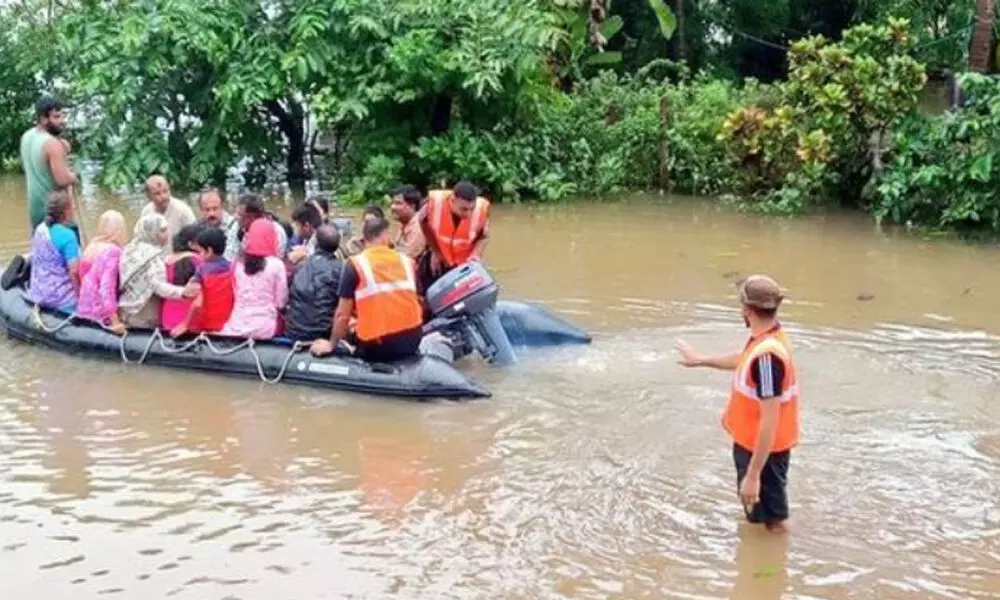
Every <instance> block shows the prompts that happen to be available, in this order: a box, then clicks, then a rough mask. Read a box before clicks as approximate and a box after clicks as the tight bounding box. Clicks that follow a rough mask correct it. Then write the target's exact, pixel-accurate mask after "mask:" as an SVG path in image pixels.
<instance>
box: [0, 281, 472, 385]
mask: <svg viewBox="0 0 1000 600" xmlns="http://www.w3.org/2000/svg"><path fill="white" fill-rule="evenodd" d="M33 309H34V307H33V305H31V304H29V303H28V302H27V301H26V299H25V297H24V292H23V290H21V289H19V288H14V289H10V290H0V325H2V327H3V329H4V330H5V332H6V333H7V335H9V336H10V337H12V338H14V339H17V340H21V341H24V342H29V343H33V344H37V345H40V346H45V347H48V348H52V349H54V350H58V351H60V352H64V353H66V354H81V353H83V354H90V355H92V356H98V357H104V358H109V359H114V360H118V361H120V360H122V353H123V351H124V355H125V357H126V358H127V359H128V360H129V361H138V360H139V359H140V357H142V356H143V353H144V352H145V353H146V357H145V359H144V360H143V363H144V364H149V365H156V366H163V367H174V368H180V369H191V370H197V371H205V372H210V373H225V374H230V375H242V376H248V377H253V378H259V377H260V373H259V371H258V362H257V358H255V356H254V354H255V353H256V356H257V357H259V363H260V370H262V371H263V374H264V376H266V377H267V378H268V379H272V380H273V379H275V378H277V377H278V376H279V373H280V374H282V376H281V378H280V379H281V381H282V382H286V383H298V384H304V385H310V386H316V387H322V388H330V389H338V390H345V391H352V392H360V393H367V394H377V395H385V396H398V397H404V398H486V397H489V396H490V393H489V392H488V391H486V390H484V389H483V388H482V387H480V386H479V384H477V383H476V382H475V381H473V380H471V379H469V378H468V377H466V376H465V375H464V374H463V373H462V372H461V371H459V370H458V369H456V368H455V366H454V365H453V364H452V363H450V362H448V361H446V360H443V359H441V358H439V357H437V356H430V355H427V356H420V357H416V358H414V359H412V360H407V361H402V362H399V363H393V364H369V363H367V362H365V361H362V360H360V359H356V358H351V357H345V356H329V357H324V358H315V357H313V356H312V355H310V354H309V353H308V351H298V352H294V353H292V350H293V349H292V348H291V347H289V346H287V345H282V344H278V343H270V342H257V343H255V344H254V346H253V348H252V349H251V348H247V347H244V348H242V349H240V350H236V351H235V352H232V353H229V354H220V353H217V352H215V351H213V350H212V349H211V348H210V347H208V345H207V344H205V343H204V342H201V343H198V344H197V345H194V346H192V347H191V348H189V349H187V350H183V351H179V352H178V351H176V350H177V348H178V347H179V346H182V345H183V343H184V342H183V341H174V340H170V339H169V338H168V339H166V340H163V341H160V340H159V339H155V340H153V342H152V343H151V342H150V339H151V337H153V335H154V333H153V332H150V331H135V332H130V333H129V334H128V335H127V336H126V337H125V339H124V342H123V341H122V338H121V337H119V336H117V335H115V334H113V333H111V332H109V331H106V330H104V329H102V328H100V327H97V326H95V325H90V324H87V323H83V322H81V321H74V323H72V324H70V325H67V326H65V327H63V328H61V329H59V330H57V331H54V332H49V331H46V330H45V329H42V328H40V327H38V325H37V321H36V318H35V316H34V314H33ZM40 316H41V320H42V322H43V323H44V324H45V326H46V328H48V329H54V328H56V327H57V326H58V325H59V324H60V323H61V322H62V321H63V318H62V317H61V316H59V315H57V314H52V313H48V312H46V311H42V312H41V315H40ZM213 343H214V344H215V345H216V347H217V349H219V350H223V351H224V349H226V348H233V347H235V346H237V345H238V344H239V343H240V340H217V341H214V342H213ZM123 346H124V347H123ZM147 348H148V352H147ZM172 350H173V351H172ZM290 353H292V354H291V356H290ZM286 363H287V365H286ZM282 370H284V372H283V373H282Z"/></svg>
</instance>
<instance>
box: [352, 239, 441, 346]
mask: <svg viewBox="0 0 1000 600" xmlns="http://www.w3.org/2000/svg"><path fill="white" fill-rule="evenodd" d="M351 264H352V265H354V270H355V271H356V272H357V274H358V287H357V288H356V289H355V291H354V306H355V311H357V315H358V323H357V336H358V340H360V341H362V342H370V341H374V340H378V339H381V338H384V337H386V336H388V335H392V334H394V333H399V332H401V331H406V330H408V329H414V328H416V327H420V325H421V324H422V323H423V309H422V308H421V307H420V299H419V297H418V296H417V279H416V276H415V275H414V271H415V270H416V267H415V266H414V264H413V259H412V258H410V257H409V256H406V255H405V254H402V253H401V252H396V251H395V250H391V249H389V248H387V247H386V246H375V247H373V248H369V249H367V250H365V251H364V252H362V253H361V254H358V255H356V256H354V257H353V258H351Z"/></svg>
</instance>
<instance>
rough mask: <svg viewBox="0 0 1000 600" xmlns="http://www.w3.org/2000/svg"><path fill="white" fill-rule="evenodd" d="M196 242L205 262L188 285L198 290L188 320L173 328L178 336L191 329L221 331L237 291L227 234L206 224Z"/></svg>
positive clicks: (231, 308)
mask: <svg viewBox="0 0 1000 600" xmlns="http://www.w3.org/2000/svg"><path fill="white" fill-rule="evenodd" d="M195 243H196V244H197V246H198V248H199V250H200V252H201V259H202V262H201V264H200V265H199V266H198V269H197V270H196V271H195V273H194V277H192V278H191V283H189V284H188V285H189V287H191V288H192V289H193V290H195V291H196V292H197V293H196V295H195V297H194V300H193V301H192V302H191V306H190V307H189V308H188V312H187V314H185V315H184V319H183V320H182V321H181V322H180V323H179V324H178V325H176V326H175V327H174V328H173V329H171V331H170V335H172V336H174V337H178V336H181V335H184V334H185V333H187V332H196V333H200V332H207V333H215V332H218V331H220V330H221V329H222V328H223V327H225V325H226V322H227V321H229V317H230V316H231V315H232V312H233V302H234V298H235V293H234V290H233V271H232V265H231V264H230V262H229V261H228V260H226V258H225V254H226V233H225V232H224V231H222V230H221V229H218V228H216V227H206V228H204V229H202V230H201V231H199V232H198V238H197V240H195Z"/></svg>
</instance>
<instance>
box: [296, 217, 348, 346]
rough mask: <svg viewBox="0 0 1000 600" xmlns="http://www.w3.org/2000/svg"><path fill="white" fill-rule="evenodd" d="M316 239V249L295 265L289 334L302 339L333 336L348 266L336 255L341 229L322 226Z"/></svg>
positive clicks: (308, 339)
mask: <svg viewBox="0 0 1000 600" xmlns="http://www.w3.org/2000/svg"><path fill="white" fill-rule="evenodd" d="M315 238H316V252H314V253H313V254H312V256H310V257H308V258H306V259H305V260H303V261H302V262H300V263H299V265H298V267H296V268H295V275H293V276H292V285H291V288H290V289H289V293H288V313H287V315H286V317H285V320H286V324H285V335H287V336H288V337H290V338H292V339H293V340H296V341H300V342H307V341H308V342H311V341H312V340H315V339H317V338H328V337H330V329H331V327H332V323H333V311H334V309H335V308H336V307H337V294H338V293H339V291H340V274H341V271H343V268H344V263H343V261H341V260H340V259H339V258H337V256H336V254H337V247H338V246H339V245H340V232H339V231H337V228H336V227H334V226H333V225H321V226H320V227H319V228H318V229H317V230H316V233H315Z"/></svg>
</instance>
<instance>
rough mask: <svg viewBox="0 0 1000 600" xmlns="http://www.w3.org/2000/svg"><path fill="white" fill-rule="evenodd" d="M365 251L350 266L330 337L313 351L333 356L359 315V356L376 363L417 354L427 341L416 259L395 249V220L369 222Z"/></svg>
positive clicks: (342, 281)
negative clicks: (391, 229)
mask: <svg viewBox="0 0 1000 600" xmlns="http://www.w3.org/2000/svg"><path fill="white" fill-rule="evenodd" d="M362 233H363V235H364V240H365V250H364V251H363V252H362V253H361V254H358V255H356V256H354V257H352V258H351V259H350V260H349V261H348V263H347V264H346V265H345V266H344V271H343V273H342V274H341V277H340V290H339V292H338V294H337V295H338V296H339V297H340V299H339V301H338V302H337V309H336V310H335V311H334V313H333V331H332V333H331V334H330V339H319V340H316V341H314V342H313V343H312V353H313V354H315V355H316V356H325V355H327V354H330V353H331V352H333V349H334V348H336V347H337V344H338V343H339V342H340V340H346V338H347V337H348V334H349V325H350V320H351V314H352V313H354V314H356V316H357V322H356V325H355V331H354V340H353V341H354V343H355V344H356V346H357V348H356V350H355V354H356V355H357V356H360V357H361V358H364V359H365V360H368V361H372V362H392V361H396V360H401V359H404V358H407V357H410V356H414V355H416V354H417V350H418V349H419V347H420V339H421V338H422V337H423V332H422V330H421V327H422V326H423V306H422V305H421V301H420V289H418V286H417V277H416V265H415V264H414V263H413V259H412V258H410V257H409V256H406V255H405V254H403V253H401V252H396V251H395V250H392V249H391V248H389V222H388V221H386V220H385V219H383V218H378V217H375V218H372V219H369V220H367V221H365V224H364V227H363V228H362Z"/></svg>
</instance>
